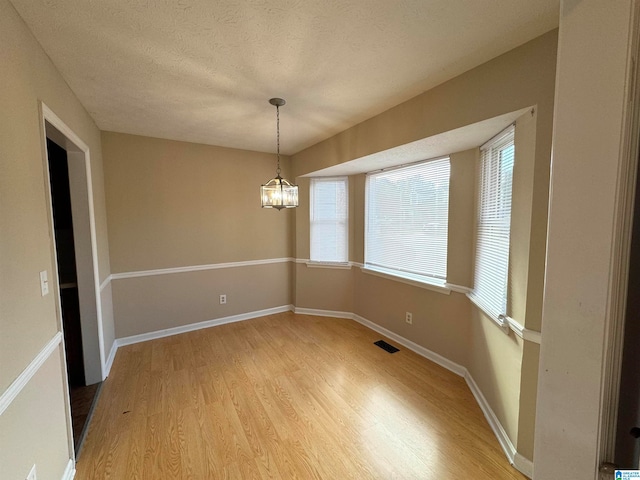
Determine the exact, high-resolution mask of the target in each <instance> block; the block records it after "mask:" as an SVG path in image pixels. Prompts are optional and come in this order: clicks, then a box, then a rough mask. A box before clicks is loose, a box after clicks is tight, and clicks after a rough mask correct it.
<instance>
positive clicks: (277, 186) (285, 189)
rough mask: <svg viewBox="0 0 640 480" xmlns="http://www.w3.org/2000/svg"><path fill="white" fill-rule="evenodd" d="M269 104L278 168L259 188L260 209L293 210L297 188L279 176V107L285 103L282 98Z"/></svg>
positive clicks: (295, 205)
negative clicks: (273, 111)
mask: <svg viewBox="0 0 640 480" xmlns="http://www.w3.org/2000/svg"><path fill="white" fill-rule="evenodd" d="M269 103H270V104H271V105H273V106H275V107H276V155H277V159H278V166H277V168H276V176H275V177H274V178H272V179H271V180H269V181H268V182H267V183H265V184H264V185H262V186H261V187H260V199H261V203H262V208H276V209H278V210H282V209H283V208H295V207H297V206H298V186H297V185H293V184H291V183H290V182H289V181H288V180H285V179H284V178H282V177H281V176H280V107H282V106H283V105H284V104H285V103H287V102H285V101H284V100H283V99H282V98H272V99H270V100H269Z"/></svg>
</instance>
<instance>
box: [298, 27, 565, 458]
mask: <svg viewBox="0 0 640 480" xmlns="http://www.w3.org/2000/svg"><path fill="white" fill-rule="evenodd" d="M556 45H557V32H556V31H554V32H549V33H547V34H545V35H543V36H541V37H539V38H537V39H535V40H533V41H532V42H529V43H527V44H525V45H523V46H521V47H519V48H517V49H515V50H513V51H511V52H508V53H507V54H505V55H502V56H501V57H498V58H496V59H494V60H491V61H490V62H487V63H486V64H484V65H481V66H480V67H478V68H476V69H473V70H471V71H469V72H467V73H465V74H463V75H460V76H459V77H457V78H455V79H453V80H450V81H449V82H446V83H444V84H442V85H440V86H438V87H436V88H434V89H432V90H430V91H428V92H425V93H424V94H422V95H420V96H418V97H416V98H414V99H411V100H409V101H408V102H405V103H403V104H402V105H399V106H397V107H395V108H393V109H391V110H388V111H387V112H384V113H382V114H380V115H378V116H377V117H374V118H372V119H370V120H367V121H366V122H363V123H361V124H359V125H356V126H355V127H353V128H351V129H349V130H346V131H344V132H342V133H340V134H338V135H336V136H334V137H332V138H330V139H328V140H326V141H324V142H321V143H319V144H317V145H314V146H312V147H310V148H308V149H306V150H304V151H302V152H300V153H298V154H296V155H294V156H293V168H294V171H295V172H296V175H298V177H297V180H298V182H299V184H300V188H301V198H303V199H306V202H307V203H306V207H304V208H300V209H298V211H297V212H296V230H297V234H296V247H295V249H296V255H297V256H298V258H308V252H309V212H308V189H309V183H308V179H307V178H304V177H300V175H306V174H312V172H314V171H316V170H320V169H323V168H326V167H330V166H333V165H338V164H341V163H344V162H347V161H350V160H353V159H355V158H359V157H361V156H364V155H368V154H371V153H375V152H378V151H381V150H385V149H389V148H393V147H396V146H399V145H402V144H404V143H408V142H412V141H416V140H420V139H422V138H426V137H428V136H431V135H435V134H438V133H442V132H446V131H449V130H452V129H455V128H459V127H463V126H466V125H469V124H471V123H474V122H479V121H483V120H486V119H489V118H493V117H495V116H498V115H502V114H505V113H509V112H514V111H518V110H520V109H522V108H526V107H528V106H529V107H532V108H531V110H530V111H528V112H527V113H526V114H524V115H522V116H521V117H520V118H518V120H517V125H516V134H515V136H516V139H515V142H516V165H515V168H514V193H513V212H512V246H511V273H510V275H511V278H510V294H509V306H510V315H511V316H512V317H513V318H514V319H516V320H517V321H518V322H520V323H521V324H523V325H525V326H526V327H527V328H529V329H532V330H536V329H539V328H540V323H541V322H540V315H541V304H542V294H541V292H542V287H543V274H544V238H545V236H546V212H547V199H548V179H549V165H550V150H551V127H552V114H553V98H554V81H555V60H556ZM495 133H498V132H495ZM487 140H488V139H487ZM478 158H479V152H478V149H472V150H467V151H463V152H458V153H455V152H451V165H452V168H451V186H450V209H449V224H450V227H449V232H450V235H449V244H448V266H447V268H448V281H449V282H450V283H452V284H457V285H462V286H469V287H470V286H472V280H473V256H474V250H473V249H474V247H473V241H474V240H473V235H474V233H473V232H474V222H475V188H476V164H477V160H478ZM364 201H365V176H364V175H356V176H354V177H351V182H350V205H351V210H350V211H351V214H352V215H351V230H350V240H349V241H350V260H351V261H353V262H358V263H362V262H364ZM301 206H302V203H301ZM329 278H331V279H332V281H333V282H334V283H333V284H331V285H332V286H333V285H340V286H344V287H346V286H347V285H348V282H349V281H350V279H351V281H352V282H353V289H352V291H353V300H352V302H353V308H354V310H353V312H354V313H356V314H358V315H361V316H363V317H365V318H366V319H368V320H370V321H373V322H375V323H377V324H379V325H381V326H383V327H385V328H387V329H389V330H391V331H393V332H395V333H397V334H399V335H402V336H404V337H405V338H407V339H409V340H411V341H413V342H415V343H417V344H419V345H421V346H424V347H426V348H428V349H430V350H432V351H434V352H436V353H438V354H440V355H442V356H444V357H446V358H448V359H450V360H452V361H454V362H456V363H459V364H461V365H463V366H466V367H467V368H468V369H469V371H470V372H471V374H472V376H473V378H474V379H475V381H476V383H477V385H478V387H479V388H480V390H481V391H482V393H483V395H484V396H485V398H486V399H487V401H488V402H489V405H490V407H491V408H492V409H493V411H494V413H495V414H496V416H497V418H498V420H499V421H500V422H501V423H502V424H503V426H504V428H505V430H506V431H507V433H508V435H509V438H510V439H511V441H512V443H513V444H514V445H515V446H516V447H517V448H518V450H519V453H521V454H522V455H523V456H524V457H526V458H528V459H531V458H532V455H533V436H534V431H533V428H532V425H533V420H532V419H533V418H534V417H535V398H534V399H533V400H531V397H532V396H533V397H535V388H536V384H537V357H536V355H537V348H534V349H528V348H527V349H525V348H524V345H523V341H522V340H521V339H520V338H517V337H515V336H514V334H510V335H505V334H504V333H503V332H502V330H500V329H499V328H498V327H497V325H496V324H495V323H494V322H492V321H491V320H490V319H488V318H486V317H485V316H484V314H482V313H481V312H480V311H479V310H478V309H477V308H476V307H475V306H473V305H472V304H471V303H470V302H469V300H468V299H467V298H466V297H465V296H464V295H460V294H458V293H451V294H450V295H445V294H442V293H437V292H433V291H430V290H427V289H422V288H419V287H414V286H410V285H406V284H403V283H398V282H396V281H394V280H390V279H387V278H380V277H377V276H372V275H369V274H367V273H364V272H362V271H360V269H359V268H354V269H353V270H339V271H334V272H331V273H330V274H329V273H326V272H322V270H320V269H312V268H308V267H306V266H304V265H298V266H297V272H296V279H295V282H296V289H297V292H298V295H297V296H296V306H297V307H306V308H324V309H328V310H344V308H346V307H347V306H348V301H347V300H346V299H345V298H344V297H336V298H337V299H338V298H339V300H336V302H334V303H331V302H329V301H327V298H331V295H325V294H324V293H325V291H327V292H333V290H332V289H331V288H329V287H328V285H329V284H330V283H331V282H330V281H329V280H328V279H329ZM301 293H303V294H301ZM320 305H322V306H320ZM406 311H411V312H412V313H413V318H414V322H413V325H411V326H410V325H407V324H406V323H405V321H404V314H405V312H406ZM525 351H526V352H527V355H526V358H525V360H523V357H524V352H525ZM523 393H525V394H526V395H527V398H526V399H525V398H522V394H523ZM521 447H522V448H521Z"/></svg>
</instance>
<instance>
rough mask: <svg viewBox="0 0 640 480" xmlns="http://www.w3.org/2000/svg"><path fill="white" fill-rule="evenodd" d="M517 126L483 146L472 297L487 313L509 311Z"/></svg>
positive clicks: (498, 313)
mask: <svg viewBox="0 0 640 480" xmlns="http://www.w3.org/2000/svg"><path fill="white" fill-rule="evenodd" d="M513 136H514V128H513V126H511V127H509V128H508V129H507V130H505V131H504V132H502V133H501V134H500V135H498V136H497V137H496V138H495V139H493V140H491V141H490V142H489V143H488V144H486V145H484V146H483V147H481V153H482V159H481V167H480V179H479V180H480V188H479V199H478V200H479V203H478V222H477V231H476V262H475V275H474V288H473V292H472V296H473V297H474V300H475V301H476V302H477V303H479V304H480V305H481V306H482V307H483V309H485V310H486V311H487V313H489V314H491V315H493V316H495V317H499V316H500V315H506V314H507V282H508V276H509V238H510V230H511V190H512V183H513V164H514V158H515V147H514V142H513Z"/></svg>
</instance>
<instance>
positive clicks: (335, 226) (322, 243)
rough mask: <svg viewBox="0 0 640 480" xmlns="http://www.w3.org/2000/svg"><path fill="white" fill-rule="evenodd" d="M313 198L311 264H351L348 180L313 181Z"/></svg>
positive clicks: (311, 202) (318, 179)
mask: <svg viewBox="0 0 640 480" xmlns="http://www.w3.org/2000/svg"><path fill="white" fill-rule="evenodd" d="M310 195H311V198H310V202H309V203H310V204H311V212H310V223H311V225H310V230H311V261H313V262H347V261H348V260H349V258H348V253H347V250H348V229H349V225H348V220H349V215H348V206H349V190H348V179H347V178H346V177H342V178H312V179H311V189H310Z"/></svg>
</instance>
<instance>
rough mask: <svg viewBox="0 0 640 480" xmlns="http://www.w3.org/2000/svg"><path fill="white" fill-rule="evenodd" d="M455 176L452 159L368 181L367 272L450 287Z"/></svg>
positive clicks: (377, 175) (373, 175) (380, 174)
mask: <svg viewBox="0 0 640 480" xmlns="http://www.w3.org/2000/svg"><path fill="white" fill-rule="evenodd" d="M449 174H450V165H449V158H448V157H447V158H441V159H435V160H430V161H427V162H422V163H418V164H414V165H409V166H406V167H400V168H397V169H394V170H388V171H382V172H376V173H371V174H369V175H368V176H367V185H366V188H367V190H366V226H365V229H366V230H365V232H366V233H365V264H366V266H367V267H369V268H372V269H374V270H381V271H385V272H387V273H391V274H393V275H397V276H401V277H405V278H411V279H417V280H421V281H425V280H426V281H428V282H434V281H435V282H436V283H444V281H445V280H446V277H447V235H448V216H449V213H448V211H449Z"/></svg>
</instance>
